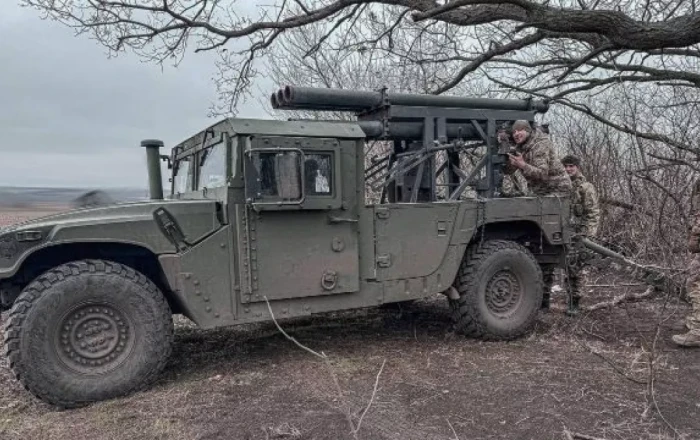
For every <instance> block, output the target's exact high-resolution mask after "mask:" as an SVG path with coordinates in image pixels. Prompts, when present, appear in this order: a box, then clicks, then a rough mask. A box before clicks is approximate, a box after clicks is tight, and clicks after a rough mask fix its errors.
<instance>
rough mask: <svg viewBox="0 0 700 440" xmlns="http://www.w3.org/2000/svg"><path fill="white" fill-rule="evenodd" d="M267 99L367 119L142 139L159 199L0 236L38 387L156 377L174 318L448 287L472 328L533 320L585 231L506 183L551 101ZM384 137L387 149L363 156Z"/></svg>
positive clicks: (102, 393) (217, 323)
mask: <svg viewBox="0 0 700 440" xmlns="http://www.w3.org/2000/svg"><path fill="white" fill-rule="evenodd" d="M271 99H272V104H273V107H275V108H278V109H300V110H321V111H347V112H353V113H354V114H355V115H356V117H355V118H354V120H352V121H338V120H305V119H302V120H285V121H279V120H253V119H235V118H229V119H225V120H222V121H220V122H218V123H216V124H214V125H212V126H211V127H209V128H207V129H205V130H203V131H202V132H200V133H197V134H195V135H194V136H192V137H191V138H189V139H186V140H185V141H184V142H182V143H180V144H179V145H177V146H175V147H174V148H173V149H172V151H171V153H170V154H169V155H161V154H160V147H162V145H163V144H162V142H160V141H157V140H146V141H143V142H142V143H141V145H142V146H143V147H145V149H146V157H147V163H148V170H149V184H150V185H149V187H150V200H146V201H142V202H137V203H115V204H110V205H108V206H99V207H90V208H83V209H75V210H71V211H67V212H64V213H59V214H56V215H52V216H48V217H43V218H39V219H35V220H31V221H28V222H25V223H22V224H17V225H14V226H11V227H9V228H5V229H3V230H1V231H0V299H1V304H2V308H3V309H4V310H8V309H9V313H8V314H7V322H6V323H5V327H4V332H5V336H4V338H5V339H4V341H5V342H4V347H5V352H6V355H7V356H8V358H9V363H10V367H11V369H12V371H13V372H14V374H15V375H16V377H17V378H18V380H20V381H21V382H22V384H23V385H24V386H25V387H26V388H27V389H28V390H29V391H30V392H31V393H33V394H34V395H35V396H37V397H39V398H41V399H43V400H45V401H47V402H49V403H51V404H54V405H57V406H61V407H75V406H80V405H83V404H85V403H87V402H92V401H98V400H104V399H109V398H113V397H116V396H122V395H125V394H128V393H131V392H133V391H135V390H138V389H141V388H143V387H145V386H147V385H148V384H150V383H151V381H152V380H153V379H154V378H155V377H157V375H158V374H159V373H160V371H161V370H162V369H163V367H164V365H165V364H166V362H167V360H168V358H169V355H170V354H171V343H172V340H173V320H172V315H173V314H182V315H185V316H186V317H188V318H189V319H190V320H192V321H193V322H194V323H195V324H196V325H198V326H199V327H201V328H205V329H209V328H214V327H221V326H231V325H236V324H245V323H252V322H259V321H265V320H270V319H272V316H271V313H270V310H271V311H272V312H273V313H274V316H275V317H276V318H278V319H283V318H290V317H298V316H305V315H310V314H314V313H322V312H329V311H337V310H346V309H353V308H362V307H370V306H378V305H382V304H386V303H395V302H402V301H410V300H414V299H417V298H421V297H426V296H429V295H433V294H435V293H444V294H445V296H446V298H447V300H448V301H449V302H450V305H451V307H452V310H453V320H454V326H455V328H456V330H458V331H459V332H461V333H464V334H466V335H471V336H474V337H478V338H484V339H513V338H518V337H520V336H522V335H524V334H526V333H527V332H528V331H529V330H530V329H531V326H532V325H533V322H534V320H535V318H536V314H537V312H538V310H539V308H540V305H541V301H542V285H543V284H542V277H543V275H542V274H543V270H551V268H552V267H556V266H562V265H563V263H564V256H565V253H566V248H567V245H568V244H569V243H570V241H571V230H570V225H569V218H568V212H569V201H568V200H567V198H566V197H525V196H521V197H506V196H505V194H504V192H503V190H502V188H503V185H502V182H503V178H504V176H503V165H504V163H505V161H506V159H507V156H506V155H505V154H504V153H505V152H504V151H502V149H501V147H500V146H499V145H498V144H497V142H496V133H497V130H498V129H499V127H501V126H502V125H503V124H508V123H510V122H512V121H514V120H517V119H526V120H529V121H533V122H534V118H535V115H536V114H537V113H538V112H545V111H546V110H547V105H546V103H543V102H539V101H534V100H496V99H472V98H462V97H450V96H432V95H410V94H389V93H388V92H387V91H386V90H380V91H367V92H358V91H347V90H337V89H314V88H300V87H290V86H288V87H285V88H283V89H280V90H279V91H278V92H277V93H275V94H273V96H272V98H271ZM370 143H377V145H380V146H383V148H384V151H386V154H385V155H384V156H379V155H378V156H377V157H367V156H366V155H365V151H366V150H367V148H366V147H367V145H368V144H370ZM479 149H481V150H480V151H482V153H481V154H479V155H478V156H474V157H478V159H475V160H474V162H469V160H468V159H469V158H467V157H466V156H465V154H467V153H468V152H470V151H471V152H474V151H476V150H479ZM470 157H471V158H472V159H473V157H472V156H470ZM162 161H166V162H167V163H168V169H171V170H172V171H171V173H172V176H171V179H170V180H171V187H170V194H168V195H167V197H164V195H163V193H164V188H163V183H162V180H161V163H162ZM368 187H369V188H368ZM372 190H376V193H377V194H378V196H377V197H376V200H374V201H370V200H369V198H368V197H369V196H368V194H370V193H371V192H372ZM268 307H269V308H268Z"/></svg>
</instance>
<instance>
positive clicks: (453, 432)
mask: <svg viewBox="0 0 700 440" xmlns="http://www.w3.org/2000/svg"><path fill="white" fill-rule="evenodd" d="M445 421H446V422H447V424H448V425H450V429H451V430H452V434H454V435H455V438H454V440H459V436H458V435H457V431H455V429H454V427H453V426H452V423H450V419H448V418H447V417H445Z"/></svg>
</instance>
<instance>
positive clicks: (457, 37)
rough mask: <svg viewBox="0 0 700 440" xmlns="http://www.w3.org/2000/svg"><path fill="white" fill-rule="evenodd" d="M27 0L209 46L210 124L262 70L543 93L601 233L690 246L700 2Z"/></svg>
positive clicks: (141, 33)
mask: <svg viewBox="0 0 700 440" xmlns="http://www.w3.org/2000/svg"><path fill="white" fill-rule="evenodd" d="M21 1H22V2H23V3H24V4H25V5H28V6H31V7H34V8H36V9H37V10H38V11H40V12H41V13H42V14H43V16H45V17H47V18H51V19H54V20H58V21H60V22H62V23H64V24H66V25H68V26H71V27H73V28H74V29H75V30H76V31H77V32H78V33H86V34H89V35H91V36H92V37H93V38H95V39H96V40H97V41H98V42H99V43H100V44H102V45H104V46H105V47H107V48H109V49H110V50H111V51H112V52H113V53H119V52H121V51H124V50H127V49H130V50H133V51H134V52H135V53H137V54H139V55H141V56H143V57H145V58H146V59H148V60H152V61H155V62H159V63H163V62H166V61H168V60H175V62H177V61H178V60H179V59H180V58H181V57H182V56H184V55H185V54H186V53H187V52H189V51H191V48H193V50H194V52H201V51H216V52H217V53H218V54H219V55H220V61H219V65H218V66H219V69H220V75H219V78H218V79H217V85H218V88H219V92H220V93H219V95H220V100H219V102H218V105H217V106H216V107H215V108H214V109H213V112H214V113H215V114H217V115H221V114H232V113H235V108H236V106H237V104H238V103H239V102H240V101H241V100H242V99H245V98H246V96H248V94H249V93H250V89H251V84H252V81H253V80H254V78H255V77H257V76H258V75H261V74H263V73H268V72H272V76H273V79H274V80H275V81H276V82H282V81H285V82H293V83H296V84H300V85H312V86H322V87H344V88H346V87H347V88H358V89H359V88H362V89H376V88H379V87H381V86H388V87H390V88H391V89H392V90H401V91H404V92H421V93H438V94H439V93H461V94H469V95H476V96H489V97H508V96H510V95H520V96H523V95H530V96H532V95H534V96H539V97H542V98H545V99H547V100H549V101H550V102H551V103H553V104H556V105H554V106H553V107H552V110H551V111H550V113H549V114H548V116H547V117H548V119H550V120H552V121H556V123H555V124H553V129H554V133H553V136H555V137H556V138H557V140H558V143H559V144H560V145H562V146H563V148H564V149H566V150H567V151H574V152H577V153H579V154H581V155H583V156H584V158H585V160H586V164H587V167H588V169H587V172H588V173H589V174H590V175H591V177H592V180H594V182H595V183H596V186H597V187H598V189H599V191H600V193H601V195H602V198H603V200H604V201H605V202H606V203H607V204H608V206H609V209H608V210H607V211H606V213H605V215H606V223H605V225H604V233H606V234H608V236H609V237H613V236H615V237H616V241H618V242H620V243H624V245H625V246H626V247H627V248H629V250H630V252H635V253H636V252H642V253H647V254H649V255H653V254H654V253H655V252H658V248H657V247H656V246H651V244H649V243H648V242H647V241H645V240H643V237H644V234H645V233H646V234H648V233H649V231H654V232H655V235H654V236H655V238H658V240H656V242H658V241H659V240H661V241H663V242H664V243H665V246H666V251H667V252H673V251H674V250H678V249H682V243H683V239H682V233H683V232H684V231H685V230H686V228H687V226H688V221H689V219H688V210H687V207H688V188H689V186H690V183H691V181H692V180H693V179H695V178H697V175H698V174H697V173H698V171H700V164H699V163H698V160H700V143H699V141H698V139H700V111H699V106H698V103H700V74H699V73H698V72H700V44H699V43H700V11H698V9H697V7H696V1H695V0H644V1H642V0H575V1H574V0H559V1H556V2H551V1H547V2H544V3H540V2H533V1H528V0H453V1H450V2H446V1H441V2H438V1H429V0H384V1H363V0H278V1H276V2H268V3H269V4H268V3H265V4H263V3H262V2H260V3H259V4H258V5H256V6H254V5H251V4H250V3H247V2H236V1H234V0H228V1H227V0H193V1H189V2H185V1H182V0H21ZM285 116H287V115H285ZM292 116H304V117H328V115H323V116H319V115H310V114H301V113H299V114H296V115H292ZM582 116H584V117H582ZM331 117H336V118H337V117H344V116H343V115H331ZM591 121H592V122H594V123H591ZM630 213H633V214H634V216H633V217H630V216H629V214H630ZM666 219H672V220H666ZM625 221H627V222H630V221H633V222H635V224H634V227H631V228H621V227H620V226H621V224H622V223H623V222H625ZM672 228H675V229H672ZM606 231H607V232H606ZM621 235H625V237H624V239H623V237H621ZM640 243H647V244H640Z"/></svg>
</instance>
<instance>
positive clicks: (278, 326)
mask: <svg viewBox="0 0 700 440" xmlns="http://www.w3.org/2000/svg"><path fill="white" fill-rule="evenodd" d="M263 298H264V299H265V302H266V303H267V309H268V310H269V311H270V316H271V317H272V322H274V323H275V325H276V326H277V329H278V330H279V331H280V332H281V333H282V334H283V335H284V337H285V338H287V339H289V340H290V341H292V342H294V343H295V344H296V345H297V346H299V347H300V348H303V349H304V350H306V351H308V352H309V353H311V354H313V355H314V356H316V357H319V358H321V359H324V360H326V359H328V356H326V354H325V353H323V352H321V353H320V354H319V353H316V352H315V351H313V350H312V349H310V348H309V347H306V346H305V345H304V344H302V343H301V342H299V341H297V340H296V339H294V338H293V337H292V336H289V335H288V334H287V332H285V331H284V329H283V328H282V327H280V325H279V324H278V323H277V319H275V314H274V313H272V307H270V301H268V300H267V296H264V297H263Z"/></svg>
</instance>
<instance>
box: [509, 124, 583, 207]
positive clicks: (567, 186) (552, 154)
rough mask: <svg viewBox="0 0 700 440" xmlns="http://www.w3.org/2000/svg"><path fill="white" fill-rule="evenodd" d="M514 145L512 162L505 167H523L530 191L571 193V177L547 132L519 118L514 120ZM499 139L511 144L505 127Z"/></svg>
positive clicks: (511, 170)
mask: <svg viewBox="0 0 700 440" xmlns="http://www.w3.org/2000/svg"><path fill="white" fill-rule="evenodd" d="M513 140H514V141H515V145H514V146H511V149H512V150H514V152H515V154H508V159H509V163H508V165H506V166H505V167H504V172H505V173H506V174H513V173H514V172H515V171H516V170H520V172H521V173H522V175H523V177H525V180H526V181H527V186H528V188H529V191H530V192H531V193H532V194H534V195H537V196H548V195H559V196H568V195H569V193H570V191H571V180H570V179H569V176H568V175H567V174H566V171H565V170H564V166H563V165H562V164H561V162H559V158H558V157H557V153H556V151H554V146H553V145H552V141H551V140H550V139H549V136H547V134H546V133H543V132H542V131H539V130H534V131H533V129H532V127H531V126H530V123H529V122H527V121H524V120H518V121H515V123H513ZM498 141H499V142H505V143H510V141H509V140H508V135H507V134H506V132H505V131H504V130H501V131H499V133H498Z"/></svg>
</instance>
